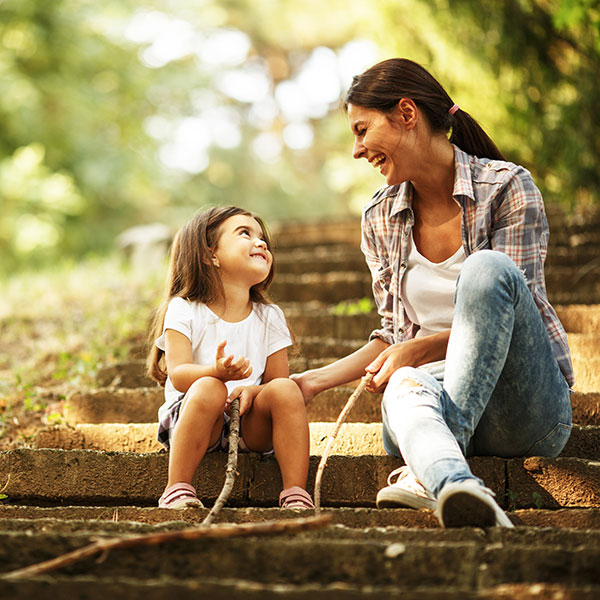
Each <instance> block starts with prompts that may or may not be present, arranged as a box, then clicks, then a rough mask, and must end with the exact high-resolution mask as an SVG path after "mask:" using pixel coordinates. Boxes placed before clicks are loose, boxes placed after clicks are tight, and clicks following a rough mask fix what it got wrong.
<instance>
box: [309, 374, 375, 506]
mask: <svg viewBox="0 0 600 600" xmlns="http://www.w3.org/2000/svg"><path fill="white" fill-rule="evenodd" d="M372 379H373V373H367V374H366V375H365V376H364V377H363V378H362V379H361V380H360V383H359V384H358V386H357V387H356V389H355V390H354V391H353V392H352V394H350V398H348V401H347V402H346V405H345V406H344V408H342V411H341V412H340V415H339V417H338V418H337V421H336V422H335V427H334V429H333V433H332V434H331V435H330V436H329V438H328V439H327V446H326V447H325V452H323V456H321V461H320V462H319V467H318V468H317V476H316V478H315V509H316V514H317V515H318V514H319V513H320V512H321V478H322V477H323V471H324V470H325V465H326V464H327V459H328V458H329V453H330V452H331V448H332V447H333V443H334V442H335V438H336V437H337V434H338V433H339V431H340V428H341V426H342V424H343V423H344V421H345V420H346V417H347V416H348V413H349V412H350V410H351V409H352V407H353V406H354V403H355V402H356V400H357V399H358V397H359V396H360V395H361V394H362V393H363V392H364V390H365V388H366V387H367V386H368V385H369V383H371V380H372Z"/></svg>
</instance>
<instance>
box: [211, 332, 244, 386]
mask: <svg viewBox="0 0 600 600" xmlns="http://www.w3.org/2000/svg"><path fill="white" fill-rule="evenodd" d="M226 345H227V341H226V340H225V341H222V342H221V343H220V344H219V345H218V346H217V357H216V361H215V371H216V376H217V377H218V378H219V379H220V380H221V381H232V380H234V379H246V377H250V375H251V373H252V366H251V365H250V361H249V360H248V359H247V358H244V357H243V356H239V357H238V358H236V359H235V360H234V356H233V354H229V355H228V356H225V346H226Z"/></svg>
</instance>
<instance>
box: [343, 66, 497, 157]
mask: <svg viewBox="0 0 600 600" xmlns="http://www.w3.org/2000/svg"><path fill="white" fill-rule="evenodd" d="M401 98H410V99H411V100H412V101H413V102H414V103H415V104H416V105H417V106H418V107H419V108H420V109H421V110H422V111H423V112H424V113H425V115H426V117H427V120H428V121H429V125H430V126H431V129H432V131H434V132H445V133H447V132H449V131H450V130H451V131H452V133H451V135H450V142H452V143H453V144H456V145H457V146H458V147H459V148H460V149H461V150H464V151H465V152H466V153H467V154H474V155H475V156H478V157H479V158H490V159H492V160H506V159H505V158H504V155H503V154H502V152H500V150H499V149H498V147H497V146H496V144H494V142H493V141H492V139H491V138H490V137H489V136H488V135H487V133H485V131H484V130H483V129H482V127H481V126H480V125H479V123H477V121H476V120H475V119H474V118H473V117H472V116H471V115H470V114H469V113H468V112H466V111H464V110H462V109H458V110H457V111H456V112H455V113H454V114H452V115H451V114H450V113H449V112H448V111H449V110H450V108H452V106H453V105H454V102H453V101H452V100H451V98H450V96H449V95H448V92H446V90H445V89H444V88H443V87H442V85H441V84H440V83H439V81H438V80H437V79H435V77H433V75H431V73H429V71H427V70H426V69H425V68H423V67H422V66H421V65H419V64H417V63H416V62H413V61H412V60H408V59H407V58H391V59H389V60H384V61H382V62H380V63H377V64H376V65H374V66H373V67H371V68H370V69H367V70H366V71H365V72H364V73H362V74H360V75H356V76H355V77H354V79H353V80H352V84H351V86H350V88H349V89H348V91H347V92H346V96H345V98H344V108H345V109H346V110H347V108H348V104H355V105H356V106H362V107H364V108H372V109H375V110H379V111H381V112H383V113H386V114H387V113H390V112H391V111H392V110H393V109H394V108H395V107H396V106H397V105H398V102H399V101H400V99H401Z"/></svg>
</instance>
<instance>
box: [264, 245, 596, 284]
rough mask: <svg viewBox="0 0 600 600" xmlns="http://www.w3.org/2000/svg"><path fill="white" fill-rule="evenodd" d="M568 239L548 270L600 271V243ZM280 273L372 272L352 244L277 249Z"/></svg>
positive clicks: (554, 251)
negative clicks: (577, 243) (580, 243)
mask: <svg viewBox="0 0 600 600" xmlns="http://www.w3.org/2000/svg"><path fill="white" fill-rule="evenodd" d="M567 244H568V239H565V240H564V244H563V245H557V244H552V245H551V246H550V247H549V248H548V254H547V256H546V261H545V264H544V267H545V272H546V273H551V272H552V271H553V270H554V269H556V268H561V267H570V268H571V269H572V270H573V275H574V276H575V277H577V276H579V275H580V274H584V273H586V272H587V271H590V272H594V271H596V273H598V268H599V267H600V263H599V262H598V256H599V255H600V245H589V244H587V245H580V246H575V247H571V246H569V245H567ZM275 262H276V266H277V273H285V274H292V273H295V274H298V275H301V274H303V273H312V272H314V273H329V272H332V271H361V272H365V273H368V272H369V270H368V267H367V263H366V261H365V257H364V254H363V253H362V251H361V250H360V248H359V247H358V246H353V245H351V244H328V245H315V246H310V247H296V248H286V249H279V250H276V251H275Z"/></svg>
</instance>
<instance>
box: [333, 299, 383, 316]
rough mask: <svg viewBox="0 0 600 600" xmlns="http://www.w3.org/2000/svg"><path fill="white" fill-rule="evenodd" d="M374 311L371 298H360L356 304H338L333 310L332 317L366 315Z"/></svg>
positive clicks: (346, 302)
mask: <svg viewBox="0 0 600 600" xmlns="http://www.w3.org/2000/svg"><path fill="white" fill-rule="evenodd" d="M374 310H375V305H374V304H373V300H371V298H368V297H365V298H361V299H360V300H358V301H356V302H348V301H344V302H340V303H338V304H336V305H335V307H334V309H333V314H334V315H349V316H353V315H367V314H369V313H371V312H373V311H374Z"/></svg>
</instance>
